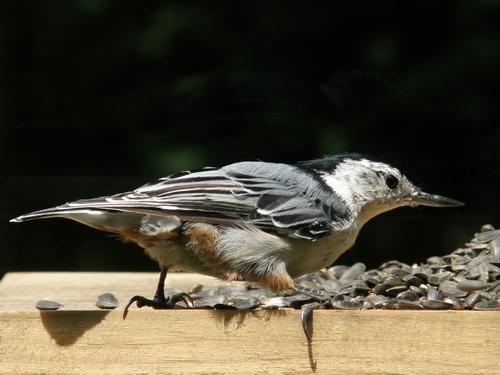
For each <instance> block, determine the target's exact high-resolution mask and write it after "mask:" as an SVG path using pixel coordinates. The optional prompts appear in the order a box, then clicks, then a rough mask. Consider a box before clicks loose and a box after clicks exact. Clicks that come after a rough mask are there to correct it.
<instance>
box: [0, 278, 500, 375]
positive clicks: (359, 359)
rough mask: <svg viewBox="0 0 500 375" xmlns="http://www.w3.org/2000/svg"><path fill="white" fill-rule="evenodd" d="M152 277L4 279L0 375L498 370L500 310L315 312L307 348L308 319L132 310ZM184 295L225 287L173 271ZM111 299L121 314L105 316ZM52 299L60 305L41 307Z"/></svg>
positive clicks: (150, 287) (291, 313)
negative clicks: (104, 304)
mask: <svg viewBox="0 0 500 375" xmlns="http://www.w3.org/2000/svg"><path fill="white" fill-rule="evenodd" d="M157 277H158V275H157V274H155V273H11V274H7V275H6V276H5V277H4V279H3V280H2V281H1V282H0V373H2V374H15V373H20V374H29V373H36V374H40V373H47V374H52V373H57V374H59V373H69V374H83V373H92V374H94V373H106V374H157V373H160V374H162V373H204V374H206V373H227V374H234V373H258V374H262V373H299V374H302V373H312V372H316V373H322V374H407V373H408V374H498V373H500V313H499V312H476V311H392V310H377V311H336V310H328V311H325V310H323V311H315V313H314V325H313V326H314V338H313V342H312V344H308V342H307V340H306V338H305V336H304V334H303V332H302V327H301V325H300V311H296V310H289V309H287V310H272V311H271V310H255V311H248V312H239V311H227V310H226V311H213V310H180V309H179V310H168V311H154V310H151V309H147V308H145V309H141V310H138V309H132V310H131V311H130V313H129V315H128V317H127V319H126V320H123V319H122V312H123V304H124V303H126V301H127V299H128V298H130V297H131V296H132V295H134V294H144V295H146V296H151V295H152V294H153V292H154V289H155V286H156V281H157ZM167 283H168V286H169V287H173V288H178V289H181V290H185V291H188V290H189V289H191V288H192V287H193V286H194V285H196V284H199V283H202V284H204V285H217V284H218V283H220V282H219V281H217V280H215V279H212V278H208V277H204V276H200V275H193V274H172V275H169V277H168V281H167ZM104 292H111V293H113V294H114V295H115V296H116V297H117V298H118V299H119V301H120V306H119V307H118V308H117V309H116V310H112V311H106V310H99V309H98V308H97V307H95V305H94V304H95V301H96V299H97V296H98V295H100V294H102V293H104ZM41 298H50V299H53V300H55V301H57V302H59V303H62V304H63V305H64V307H63V308H62V309H61V310H58V311H43V312H41V311H38V310H36V309H35V307H34V306H35V304H36V302H37V301H38V300H39V299H41Z"/></svg>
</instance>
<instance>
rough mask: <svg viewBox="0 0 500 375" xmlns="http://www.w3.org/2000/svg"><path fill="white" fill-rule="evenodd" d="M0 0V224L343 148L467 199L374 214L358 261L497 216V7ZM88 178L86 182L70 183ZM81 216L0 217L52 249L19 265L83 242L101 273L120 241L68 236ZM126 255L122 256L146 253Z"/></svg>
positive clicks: (414, 255) (16, 259)
mask: <svg viewBox="0 0 500 375" xmlns="http://www.w3.org/2000/svg"><path fill="white" fill-rule="evenodd" d="M0 7H1V8H0V17H1V19H0V21H2V22H0V27H1V31H2V33H0V36H3V37H2V38H0V52H1V54H0V79H1V80H2V82H3V84H2V85H0V99H1V100H0V104H1V105H0V125H1V127H0V135H1V139H0V142H2V145H1V146H2V147H0V170H2V171H3V172H4V173H3V175H2V180H1V181H2V183H3V185H2V191H1V193H2V196H3V197H9V198H8V199H4V200H3V201H2V202H1V207H0V208H1V211H0V213H1V215H2V222H6V219H7V218H8V217H11V216H14V215H17V214H20V213H22V212H24V211H30V210H34V209H38V208H42V207H43V206H44V205H53V204H57V203H60V202H61V201H65V200H71V199H75V198H79V197H81V195H83V196H93V195H99V194H109V193H115V192H117V191H119V190H122V189H130V188H133V187H135V185H134V184H136V183H138V182H139V181H140V182H147V180H148V179H151V178H155V177H159V176H163V175H167V174H169V173H173V172H176V171H178V170H184V169H189V168H199V167H203V166H205V165H213V166H216V165H222V164H225V163H230V162H234V161H239V160H257V159H260V160H269V161H283V162H295V161H297V160H303V159H308V158H314V157H318V156H321V155H322V154H328V153H338V152H345V151H354V152H363V153H367V154H372V155H375V156H376V157H379V158H381V159H384V160H387V161H389V162H392V163H394V164H396V165H397V166H400V167H401V168H402V169H403V170H404V171H405V172H406V173H407V174H408V175H409V176H410V177H411V178H413V179H414V180H416V182H418V183H420V182H425V183H426V184H427V185H426V186H427V187H429V190H433V191H436V192H438V193H443V194H448V195H450V196H453V197H456V198H457V199H461V200H465V201H466V202H467V203H468V206H467V208H466V209H464V210H462V211H460V212H461V214H460V215H463V216H458V217H457V216H449V215H459V214H457V213H456V212H454V213H447V212H442V213H439V214H437V213H432V214H430V213H427V212H428V211H417V213H415V212H411V213H408V212H406V211H402V212H401V213H394V214H388V215H387V216H386V217H385V218H380V219H377V221H376V222H374V223H373V224H370V225H369V226H368V228H367V229H366V232H365V231H364V232H363V233H362V237H361V239H360V243H359V244H358V247H359V249H360V250H359V251H357V252H356V253H355V254H354V255H353V256H361V255H362V256H364V257H366V258H364V259H361V260H365V261H367V262H378V261H381V260H384V259H387V258H388V257H400V258H401V259H402V260H405V259H403V258H404V257H407V258H408V259H412V260H415V259H418V258H419V257H421V256H423V255H421V254H429V253H430V252H432V251H436V249H438V248H441V247H442V246H444V245H445V244H446V246H449V244H450V243H454V244H456V245H458V244H460V243H461V241H462V242H463V241H464V240H465V239H466V237H467V236H468V234H470V233H471V232H472V231H473V230H475V229H477V227H478V226H479V225H480V224H482V223H483V222H486V221H488V220H490V219H491V218H493V219H495V218H496V217H497V216H498V214H499V207H500V201H499V198H498V194H497V187H496V186H497V185H496V183H497V182H498V165H499V162H500V156H499V155H500V153H498V152H497V150H498V142H499V136H500V128H499V127H498V120H499V116H498V114H499V113H498V105H497V103H498V97H499V95H498V94H499V93H498V91H499V87H500V85H499V84H500V80H499V69H498V67H499V66H500V47H499V46H500V34H499V32H498V19H500V18H499V16H500V14H499V13H500V2H499V1H493V0H481V1H466V0H461V1H430V0H425V1H409V2H368V1H366V2H329V3H321V4H320V3H312V4H307V5H306V4H305V3H304V2H252V3H248V4H243V3H241V2H230V1H220V2H196V1H194V2H186V1H168V2H164V1H148V2H121V1H117V0H73V1H64V2H56V1H43V2H42V1H29V0H10V1H4V2H2V4H1V5H0ZM18 176H30V177H26V179H24V177H23V178H21V177H18ZM43 176H45V177H46V178H45V177H43ZM52 176H65V177H66V178H57V179H54V180H51V177H52ZM77 176H88V178H87V180H85V181H87V182H86V183H83V182H81V181H83V180H78V181H80V182H79V183H75V182H74V181H75V180H73V179H72V177H77ZM27 181H29V183H30V184H32V185H30V186H26V183H27ZM50 181H54V182H50ZM65 181H66V182H65ZM462 213H463V214H462ZM391 215H400V216H391ZM415 215H429V216H426V220H421V219H419V218H415ZM402 217H404V218H408V219H407V220H406V219H405V220H403V219H402ZM388 222H390V223H391V225H390V226H388V225H387V223H388ZM493 224H495V223H493ZM497 225H500V224H497ZM408 226H410V227H411V228H413V230H414V231H413V232H409V230H408ZM387 227H390V228H392V229H393V230H392V231H391V233H392V236H393V237H390V238H392V240H390V241H393V243H392V245H391V246H388V245H387V241H389V240H388V238H389V237H388V236H387V235H385V234H384V233H385V231H384V230H383V228H387ZM457 227H460V228H461V230H457ZM36 228H39V229H38V232H36V230H37V229H36ZM59 228H60V229H59ZM70 228H71V229H70ZM73 228H75V226H71V224H60V223H57V224H54V223H48V224H28V226H26V227H20V226H16V227H15V228H13V227H12V226H7V224H5V225H4V224H2V225H1V226H0V234H1V235H2V237H3V239H4V242H5V243H6V244H7V245H6V246H7V247H9V246H10V247H12V246H14V242H15V240H14V239H15V238H16V237H15V236H19V235H22V233H24V231H35V232H34V235H33V239H31V240H27V241H26V242H25V243H24V244H23V245H19V243H16V245H15V246H16V248H19V249H20V252H19V254H23V253H24V254H25V253H29V252H34V251H35V250H33V249H34V248H36V249H38V248H39V247H44V251H45V254H46V255H45V257H38V256H37V257H36V261H35V260H33V261H32V262H31V263H29V262H28V263H23V259H21V258H22V257H21V255H19V256H17V255H14V254H11V253H9V254H8V255H7V254H2V256H3V257H4V259H0V264H3V265H4V267H5V268H9V269H12V268H22V267H28V268H29V267H33V266H34V265H37V264H38V265H40V267H42V268H44V267H49V265H52V266H54V265H57V264H60V267H61V268H64V267H70V266H71V265H72V264H73V263H71V262H72V260H71V259H76V258H75V257H76V255H75V253H74V249H73V248H76V247H77V248H78V249H80V250H79V253H78V254H79V255H78V259H80V260H79V261H78V264H80V267H90V268H91V267H92V264H94V265H95V267H100V266H98V265H99V264H100V265H102V267H104V268H106V267H109V264H110V263H112V261H110V260H109V258H108V262H107V263H106V261H104V260H103V257H106V256H108V257H112V255H111V254H114V253H113V252H107V251H106V250H105V248H106V247H113V249H114V251H121V250H118V248H119V247H120V246H121V245H120V244H115V242H112V241H110V242H106V243H105V244H103V243H102V242H99V241H100V240H99V239H100V238H101V237H100V236H99V235H95V237H90V238H91V239H87V240H86V241H81V242H78V241H76V240H73V239H74V238H79V236H85V235H88V236H94V234H88V233H89V231H87V230H86V229H73ZM370 228H372V229H370ZM429 228H431V229H429ZM71 231H78V233H77V234H76V232H71ZM457 232H460V233H464V234H463V236H464V237H462V238H456V233H457ZM67 233H70V234H67ZM71 233H72V234H71ZM394 233H397V234H396V235H395V234H394ZM403 233H407V234H408V236H413V237H412V238H411V241H409V240H408V238H406V237H405V235H404V234H403ZM411 233H413V234H411ZM423 233H425V235H423ZM446 233H448V234H446ZM37 236H38V237H37ZM394 236H396V238H395V237H394ZM36 238H43V241H42V240H40V241H38V242H37V241H36V240H35V239H36ZM87 238H88V237H87ZM363 238H365V239H366V240H364V241H363ZM426 238H427V240H426ZM71 241H74V242H71ZM68 242H71V244H72V247H71V246H68V245H67V243H68ZM409 243H410V245H408V244H409ZM20 246H21V247H20ZM68 247H70V248H72V249H73V250H71V252H70V253H69V254H66V255H61V254H62V253H64V251H69V250H68ZM358 247H357V248H358ZM406 247H408V248H406ZM402 248H405V250H399V249H402ZM63 249H64V251H63ZM373 249H374V250H373ZM399 251H402V253H399ZM81 252H83V253H84V254H85V255H81ZM123 253H124V254H125V253H126V254H127V255H121V256H120V261H119V262H118V263H117V265H116V267H122V268H123V267H128V268H134V267H136V266H134V265H136V264H142V263H141V262H142V260H140V259H141V258H140V257H139V256H137V257H136V258H134V257H135V255H129V254H134V253H133V252H128V251H127V252H123ZM49 254H50V255H49ZM64 254H65V253H64ZM120 254H121V253H120ZM400 255H401V256H400ZM63 256H64V257H67V258H64V259H63V258H61V257H63ZM82 257H84V258H85V259H86V261H85V262H84V263H82V262H83V261H81V258H82ZM97 258H99V259H97ZM33 259H34V258H33ZM44 259H45V260H44ZM92 259H93V260H92ZM104 259H106V258H104ZM112 259H114V260H116V258H113V257H112ZM348 259H349V258H348ZM29 264H31V266H30V265H29ZM73 266H75V265H74V264H73ZM75 267H78V266H75Z"/></svg>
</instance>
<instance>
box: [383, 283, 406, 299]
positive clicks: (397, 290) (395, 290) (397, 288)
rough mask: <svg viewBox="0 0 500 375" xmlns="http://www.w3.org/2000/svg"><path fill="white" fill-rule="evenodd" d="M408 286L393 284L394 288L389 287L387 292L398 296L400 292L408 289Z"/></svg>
mask: <svg viewBox="0 0 500 375" xmlns="http://www.w3.org/2000/svg"><path fill="white" fill-rule="evenodd" d="M407 289H408V288H407V286H406V285H399V286H393V287H392V288H389V289H387V290H386V291H385V292H386V293H387V294H388V295H390V296H392V297H396V296H397V295H398V294H399V293H401V292H404V291H406V290H407Z"/></svg>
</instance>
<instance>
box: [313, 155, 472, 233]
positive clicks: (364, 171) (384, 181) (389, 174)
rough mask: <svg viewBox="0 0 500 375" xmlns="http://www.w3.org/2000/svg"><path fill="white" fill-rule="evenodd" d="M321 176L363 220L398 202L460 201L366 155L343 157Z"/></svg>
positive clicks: (451, 204) (446, 204)
mask: <svg viewBox="0 0 500 375" xmlns="http://www.w3.org/2000/svg"><path fill="white" fill-rule="evenodd" d="M322 177H323V179H324V180H325V182H326V183H327V184H328V185H329V186H331V187H332V189H333V191H334V192H335V193H336V194H338V195H339V196H340V198H341V199H343V200H344V202H345V203H346V204H347V205H348V206H349V208H350V209H351V210H352V211H353V212H357V213H358V216H357V217H358V221H359V222H360V223H361V224H364V223H365V222H366V221H367V220H369V219H371V218H372V217H374V216H376V215H378V214H381V213H382V212H385V211H389V210H392V209H394V208H397V207H401V206H418V205H425V206H432V207H458V206H463V203H461V202H459V201H456V200H454V199H450V198H446V197H442V196H440V195H435V194H427V193H425V192H423V191H421V190H420V189H419V188H418V187H416V186H415V185H413V184H412V183H411V182H410V181H409V180H408V179H407V178H406V177H405V176H404V175H403V174H402V173H401V172H400V171H399V170H398V169H396V168H394V167H391V166H390V165H387V164H385V163H380V162H374V161H370V160H367V159H361V160H353V159H346V160H344V161H343V162H342V163H341V164H339V165H338V166H337V167H336V168H335V170H334V171H333V172H332V173H331V174H324V175H323V176H322Z"/></svg>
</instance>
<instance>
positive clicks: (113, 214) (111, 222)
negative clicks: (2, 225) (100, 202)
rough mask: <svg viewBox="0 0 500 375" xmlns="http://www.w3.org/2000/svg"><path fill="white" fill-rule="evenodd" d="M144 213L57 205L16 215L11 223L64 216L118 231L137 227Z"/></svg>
mask: <svg viewBox="0 0 500 375" xmlns="http://www.w3.org/2000/svg"><path fill="white" fill-rule="evenodd" d="M143 217H144V214H141V213H136V212H124V211H121V210H103V209H97V208H96V209H92V208H77V207H67V206H59V207H52V208H47V209H44V210H40V211H35V212H31V213H29V214H25V215H21V216H18V217H16V218H14V219H11V220H10V222H11V223H20V222H24V221H30V220H36V219H49V218H64V219H69V220H74V221H77V222H79V223H81V224H84V225H87V226H89V227H92V228H94V229H98V230H102V231H106V232H115V233H116V232H120V231H123V230H126V229H131V228H139V227H140V224H141V220H142V218H143Z"/></svg>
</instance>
